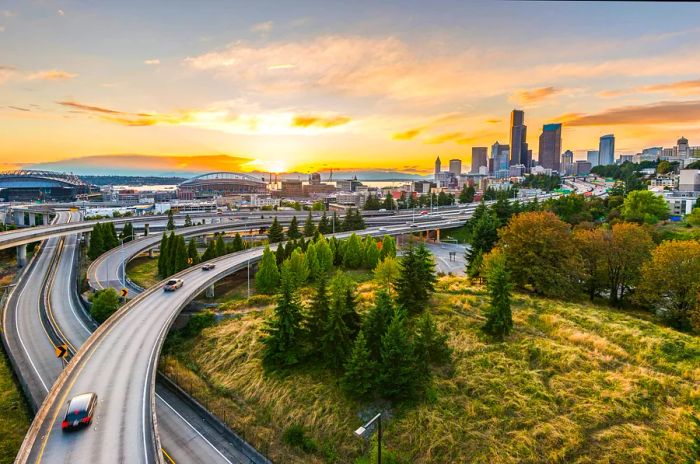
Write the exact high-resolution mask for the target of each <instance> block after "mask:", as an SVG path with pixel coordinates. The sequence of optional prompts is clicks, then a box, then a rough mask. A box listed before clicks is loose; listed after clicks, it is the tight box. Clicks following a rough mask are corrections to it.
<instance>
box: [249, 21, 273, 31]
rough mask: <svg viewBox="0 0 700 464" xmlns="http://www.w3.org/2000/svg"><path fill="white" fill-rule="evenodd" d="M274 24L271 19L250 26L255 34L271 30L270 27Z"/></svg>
mask: <svg viewBox="0 0 700 464" xmlns="http://www.w3.org/2000/svg"><path fill="white" fill-rule="evenodd" d="M273 26H274V23H273V22H272V21H265V22H262V23H256V24H253V25H252V26H251V28H250V30H251V32H255V33H257V34H267V33H268V32H270V31H271V30H272V27H273Z"/></svg>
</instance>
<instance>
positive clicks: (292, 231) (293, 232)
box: [287, 216, 302, 240]
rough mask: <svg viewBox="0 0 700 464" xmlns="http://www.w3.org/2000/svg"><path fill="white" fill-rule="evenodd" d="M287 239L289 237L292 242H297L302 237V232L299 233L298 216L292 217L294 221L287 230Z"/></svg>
mask: <svg viewBox="0 0 700 464" xmlns="http://www.w3.org/2000/svg"><path fill="white" fill-rule="evenodd" d="M287 237H289V238H290V239H291V240H296V239H298V238H301V237H302V235H301V232H299V222H298V221H297V217H296V216H292V220H291V222H290V223H289V227H288V228H287Z"/></svg>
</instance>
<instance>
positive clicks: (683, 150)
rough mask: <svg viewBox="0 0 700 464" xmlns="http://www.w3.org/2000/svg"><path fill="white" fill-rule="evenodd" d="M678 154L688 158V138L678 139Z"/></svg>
mask: <svg viewBox="0 0 700 464" xmlns="http://www.w3.org/2000/svg"><path fill="white" fill-rule="evenodd" d="M677 146H678V156H679V157H681V158H687V157H688V156H689V154H688V139H686V138H685V137H681V138H679V139H678V145H677Z"/></svg>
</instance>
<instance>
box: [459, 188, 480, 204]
mask: <svg viewBox="0 0 700 464" xmlns="http://www.w3.org/2000/svg"><path fill="white" fill-rule="evenodd" d="M475 193H476V190H475V189H474V186H473V185H468V184H464V186H463V187H462V191H461V192H460V194H459V202H460V203H471V202H472V201H474V194H475Z"/></svg>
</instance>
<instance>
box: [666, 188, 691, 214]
mask: <svg viewBox="0 0 700 464" xmlns="http://www.w3.org/2000/svg"><path fill="white" fill-rule="evenodd" d="M698 198H700V192H692V191H690V192H682V191H671V192H664V199H665V200H666V203H668V209H669V212H670V213H671V215H672V216H684V215H686V214H689V213H690V212H691V211H692V210H693V207H694V206H695V204H696V202H697V201H698Z"/></svg>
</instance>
